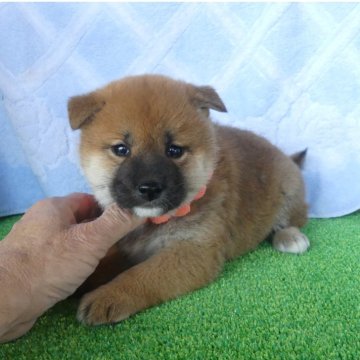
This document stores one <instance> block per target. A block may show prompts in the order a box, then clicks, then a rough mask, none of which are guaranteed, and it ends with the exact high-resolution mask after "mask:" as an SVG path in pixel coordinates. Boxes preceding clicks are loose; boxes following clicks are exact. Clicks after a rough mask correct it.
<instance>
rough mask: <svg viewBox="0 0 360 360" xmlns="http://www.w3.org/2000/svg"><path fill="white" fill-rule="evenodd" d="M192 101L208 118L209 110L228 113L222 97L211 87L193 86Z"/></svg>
mask: <svg viewBox="0 0 360 360" xmlns="http://www.w3.org/2000/svg"><path fill="white" fill-rule="evenodd" d="M190 101H191V102H192V104H193V105H194V106H195V107H196V108H197V109H198V110H199V111H202V112H204V113H205V114H206V115H207V116H208V115H209V109H213V110H216V111H220V112H227V109H226V107H225V105H224V103H223V102H222V100H221V99H220V96H219V95H218V94H217V92H216V91H215V90H214V89H213V88H212V87H211V86H191V91H190Z"/></svg>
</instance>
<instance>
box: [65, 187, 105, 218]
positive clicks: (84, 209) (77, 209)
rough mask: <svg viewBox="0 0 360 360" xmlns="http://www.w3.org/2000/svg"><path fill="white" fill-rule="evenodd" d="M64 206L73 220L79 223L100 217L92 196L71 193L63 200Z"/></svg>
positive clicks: (97, 206) (99, 211)
mask: <svg viewBox="0 0 360 360" xmlns="http://www.w3.org/2000/svg"><path fill="white" fill-rule="evenodd" d="M63 200H64V205H65V206H69V208H70V209H71V211H72V213H73V215H74V217H75V220H76V222H77V223H80V222H82V221H84V220H88V219H93V218H95V217H97V216H99V215H100V213H101V210H100V208H99V205H98V204H97V202H96V200H95V198H94V196H92V195H90V194H85V193H73V194H70V195H68V196H66V197H64V198H63Z"/></svg>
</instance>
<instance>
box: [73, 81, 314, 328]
mask: <svg viewBox="0 0 360 360" xmlns="http://www.w3.org/2000/svg"><path fill="white" fill-rule="evenodd" d="M210 110H215V111H220V112H225V111H226V108H225V105H224V104H223V102H222V100H221V99H220V97H219V95H218V94H217V93H216V92H215V90H214V89H213V88H211V87H208V86H195V85H191V84H188V83H185V82H181V81H176V80H173V79H170V78H167V77H164V76H159V75H144V76H133V77H128V78H124V79H122V80H119V81H115V82H112V83H110V84H109V85H107V86H105V87H104V88H102V89H98V90H96V91H94V92H91V93H89V94H86V95H82V96H76V97H73V98H71V99H70V100H69V103H68V111H69V118H70V124H71V127H72V128H73V129H81V145H80V156H81V164H82V167H83V170H84V173H85V175H86V177H87V180H88V181H89V183H90V185H91V186H92V189H93V191H94V194H95V197H96V198H97V200H98V202H99V203H100V204H101V205H102V206H103V207H106V206H108V205H109V204H111V203H114V202H115V203H117V204H118V205H119V206H120V207H123V208H127V209H130V210H131V211H132V212H134V213H135V214H136V215H138V216H140V217H146V218H148V220H147V221H146V223H145V224H144V225H142V226H140V227H139V228H137V229H136V230H134V231H133V232H131V233H130V234H128V235H127V236H125V237H124V238H122V239H119V242H118V244H117V246H116V248H113V249H111V251H110V252H109V254H108V257H107V258H105V259H104V260H103V261H102V263H100V265H99V267H98V269H97V270H96V271H95V273H94V274H93V276H92V277H91V279H89V281H90V282H92V286H93V287H94V284H95V286H99V287H97V288H95V290H93V291H91V292H89V293H87V294H86V295H85V296H84V297H83V298H82V300H81V302H80V306H79V309H78V319H79V320H80V321H82V322H84V323H86V324H103V323H114V322H118V321H121V320H123V319H125V318H127V317H129V316H130V315H132V314H134V313H136V312H138V311H141V310H143V309H145V308H148V307H150V306H154V305H156V304H160V303H162V302H164V301H166V300H169V299H173V298H175V297H177V296H180V295H183V294H185V293H188V292H190V291H193V290H195V289H198V288H200V287H203V286H205V285H207V284H208V283H210V282H211V281H213V280H214V279H216V277H217V276H218V274H219V272H220V271H221V269H222V267H223V264H224V262H225V261H226V260H230V259H233V258H235V257H237V256H239V255H241V254H244V253H246V252H247V251H250V250H252V249H254V248H255V247H256V246H257V245H258V244H259V243H261V242H262V241H263V240H264V239H266V238H268V237H269V236H270V235H272V238H273V240H272V241H273V246H274V247H275V248H276V249H278V250H280V251H284V252H291V253H302V252H304V251H305V250H306V249H307V248H308V246H309V241H308V239H307V237H306V236H305V235H303V234H302V233H301V232H300V230H299V228H300V227H302V226H303V225H304V224H305V222H306V220H307V205H306V203H305V201H304V182H303V179H302V175H301V172H300V169H299V164H300V163H301V162H302V161H303V158H304V156H305V152H301V153H297V154H295V155H294V156H293V157H292V158H291V157H288V156H286V155H285V154H284V153H282V152H281V151H280V150H279V149H278V148H276V147H275V146H273V145H272V144H270V143H269V142H268V141H267V140H265V139H264V138H262V137H259V136H257V135H255V134H254V133H251V132H249V131H242V130H239V129H236V128H231V127H225V126H220V125H217V124H215V123H213V122H212V121H211V119H210V117H209V112H210ZM100 285H101V286H100Z"/></svg>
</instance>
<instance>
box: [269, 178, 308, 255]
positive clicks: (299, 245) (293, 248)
mask: <svg viewBox="0 0 360 360" xmlns="http://www.w3.org/2000/svg"><path fill="white" fill-rule="evenodd" d="M293 175H294V178H293V179H291V177H289V178H290V179H289V178H288V179H289V180H290V181H289V183H288V184H284V188H285V189H286V188H287V189H286V190H283V193H284V194H283V195H284V201H283V206H282V208H281V210H280V212H279V214H278V218H277V221H276V225H275V226H274V229H273V230H274V236H273V242H272V244H273V247H274V248H275V249H276V250H279V251H281V252H287V253H292V254H301V253H303V252H305V251H306V250H307V249H308V247H309V246H310V242H309V239H308V238H307V237H306V235H304V234H303V233H301V231H300V230H299V228H301V227H302V226H304V225H305V224H306V221H307V205H306V203H305V201H304V188H303V184H302V182H301V181H300V177H296V176H295V175H296V173H295V174H293Z"/></svg>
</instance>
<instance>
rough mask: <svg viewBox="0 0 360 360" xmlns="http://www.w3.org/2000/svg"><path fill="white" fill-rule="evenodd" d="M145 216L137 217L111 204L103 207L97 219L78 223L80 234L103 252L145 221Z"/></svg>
mask: <svg viewBox="0 0 360 360" xmlns="http://www.w3.org/2000/svg"><path fill="white" fill-rule="evenodd" d="M145 220H146V219H145V218H139V217H137V216H135V215H133V214H131V213H130V212H129V211H127V210H124V209H121V208H119V207H118V206H117V205H116V204H112V205H110V206H109V207H107V208H106V209H105V211H104V212H103V214H102V215H101V216H100V217H98V218H97V219H95V220H93V221H91V222H87V223H83V224H78V225H77V226H78V227H79V228H80V229H78V230H80V232H81V233H82V236H83V237H84V238H85V239H87V240H86V241H87V242H89V243H91V244H92V245H94V247H95V248H96V249H99V250H100V249H103V250H104V251H105V252H106V251H107V250H108V249H109V248H110V247H111V246H112V245H114V244H115V243H116V242H117V241H118V240H120V239H121V238H122V237H123V236H125V235H126V234H128V233H129V232H130V231H132V230H134V229H135V228H136V227H138V226H139V225H141V224H143V223H144V222H145Z"/></svg>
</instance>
